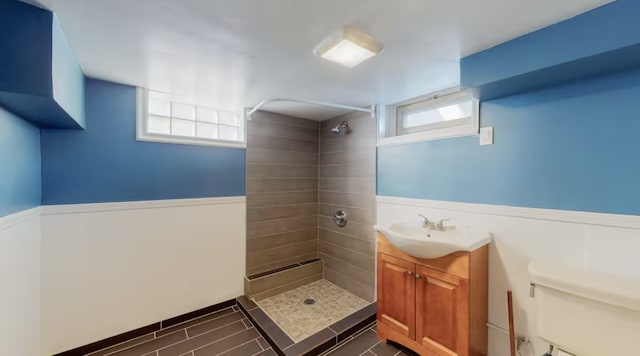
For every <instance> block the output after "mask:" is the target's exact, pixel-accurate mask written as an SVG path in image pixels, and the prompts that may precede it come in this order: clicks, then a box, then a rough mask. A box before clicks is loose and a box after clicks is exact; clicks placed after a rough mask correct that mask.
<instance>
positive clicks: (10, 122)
mask: <svg viewBox="0 0 640 356" xmlns="http://www.w3.org/2000/svg"><path fill="white" fill-rule="evenodd" d="M39 205H40V131H39V130H38V128H37V127H35V126H33V125H31V124H30V123H28V122H26V121H24V120H23V119H21V118H20V117H18V116H15V115H13V114H11V113H9V112H7V111H6V110H4V109H2V108H0V216H5V215H9V214H12V213H15V212H18V211H21V210H25V209H29V208H33V207H36V206H39Z"/></svg>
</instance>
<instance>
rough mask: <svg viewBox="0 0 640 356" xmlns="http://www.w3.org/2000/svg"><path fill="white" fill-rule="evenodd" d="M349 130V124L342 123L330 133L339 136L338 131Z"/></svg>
mask: <svg viewBox="0 0 640 356" xmlns="http://www.w3.org/2000/svg"><path fill="white" fill-rule="evenodd" d="M348 128H349V123H348V122H346V121H343V122H341V123H339V124H338V125H337V126H336V127H334V128H332V129H331V132H333V133H334V134H336V135H339V134H340V130H342V129H348Z"/></svg>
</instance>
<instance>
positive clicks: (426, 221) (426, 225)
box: [418, 214, 433, 229]
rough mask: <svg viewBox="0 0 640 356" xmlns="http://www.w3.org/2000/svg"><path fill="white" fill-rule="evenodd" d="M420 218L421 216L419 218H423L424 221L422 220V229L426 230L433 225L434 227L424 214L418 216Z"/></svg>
mask: <svg viewBox="0 0 640 356" xmlns="http://www.w3.org/2000/svg"><path fill="white" fill-rule="evenodd" d="M418 216H419V217H421V218H422V219H423V220H422V227H423V228H425V229H426V228H428V227H430V226H431V225H433V221H431V220H429V218H428V217H426V216H424V215H422V214H418Z"/></svg>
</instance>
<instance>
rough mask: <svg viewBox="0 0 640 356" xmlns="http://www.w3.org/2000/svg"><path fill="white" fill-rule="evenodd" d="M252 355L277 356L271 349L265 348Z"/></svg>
mask: <svg viewBox="0 0 640 356" xmlns="http://www.w3.org/2000/svg"><path fill="white" fill-rule="evenodd" d="M254 356H278V354H276V352H275V351H273V349H266V350H264V351H262V352H260V353H257V354H255V355H254Z"/></svg>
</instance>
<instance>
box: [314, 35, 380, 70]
mask: <svg viewBox="0 0 640 356" xmlns="http://www.w3.org/2000/svg"><path fill="white" fill-rule="evenodd" d="M382 48H383V45H382V43H380V42H378V41H376V39H375V38H373V37H371V36H369V35H367V34H366V33H364V32H361V31H358V30H356V29H355V28H353V27H349V26H345V27H344V28H343V29H342V30H340V31H336V32H334V33H332V34H331V35H330V36H329V37H327V38H325V39H323V40H322V42H320V43H319V44H318V45H317V46H316V47H315V48H314V49H313V53H315V54H316V56H318V57H321V58H324V59H327V60H330V61H332V62H336V63H339V64H342V65H343V66H345V67H348V68H353V67H355V66H356V65H358V64H360V63H362V62H364V61H366V60H367V59H369V58H371V57H373V56H375V55H377V54H379V53H380V52H382Z"/></svg>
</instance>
